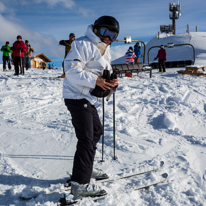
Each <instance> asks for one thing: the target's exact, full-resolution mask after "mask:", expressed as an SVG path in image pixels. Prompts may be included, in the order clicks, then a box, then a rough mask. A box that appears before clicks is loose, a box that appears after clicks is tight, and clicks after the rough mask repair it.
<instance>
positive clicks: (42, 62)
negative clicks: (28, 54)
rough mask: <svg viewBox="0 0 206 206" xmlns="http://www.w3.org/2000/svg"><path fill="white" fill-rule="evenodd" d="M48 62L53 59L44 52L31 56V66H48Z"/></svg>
mask: <svg viewBox="0 0 206 206" xmlns="http://www.w3.org/2000/svg"><path fill="white" fill-rule="evenodd" d="M47 62H52V60H51V59H49V58H48V57H47V56H45V55H44V54H43V53H40V54H37V55H35V56H34V57H32V58H31V68H41V69H43V67H45V68H47Z"/></svg>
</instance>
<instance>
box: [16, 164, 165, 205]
mask: <svg viewBox="0 0 206 206" xmlns="http://www.w3.org/2000/svg"><path fill="white" fill-rule="evenodd" d="M163 166H164V162H163V161H161V162H160V164H159V166H157V167H156V168H154V169H151V170H147V171H144V172H139V173H135V174H130V175H126V176H123V177H117V178H111V179H105V180H99V181H98V182H99V183H109V182H115V181H117V180H122V179H128V178H132V177H135V176H139V175H144V174H147V173H151V172H155V171H157V170H159V169H161V168H162V167H163ZM161 177H162V178H161V180H159V181H157V182H154V183H151V184H149V185H145V186H142V187H134V188H131V189H130V191H136V190H143V189H147V188H149V187H151V186H156V185H158V184H161V183H163V182H165V181H166V180H167V178H168V174H167V173H164V174H162V175H161ZM70 189H71V187H70V186H69V187H64V188H61V189H57V190H55V191H51V192H48V193H46V195H51V194H53V193H55V192H59V193H61V192H62V193H63V194H64V195H65V197H64V198H61V203H59V206H65V205H72V204H75V203H77V202H79V201H81V199H79V200H73V201H70V202H68V201H66V197H67V196H68V195H69V194H68V192H70ZM118 192H125V190H122V191H118ZM41 194H42V193H41ZM36 197H38V194H34V195H33V196H32V195H31V196H20V198H21V199H22V200H30V199H32V198H36ZM105 197H106V194H104V196H99V197H92V200H93V201H97V200H98V199H102V198H105ZM85 198H88V197H85Z"/></svg>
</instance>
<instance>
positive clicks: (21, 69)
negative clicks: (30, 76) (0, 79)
mask: <svg viewBox="0 0 206 206" xmlns="http://www.w3.org/2000/svg"><path fill="white" fill-rule="evenodd" d="M20 71H21V74H24V73H23V68H22V58H21V50H20Z"/></svg>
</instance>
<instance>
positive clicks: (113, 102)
mask: <svg viewBox="0 0 206 206" xmlns="http://www.w3.org/2000/svg"><path fill="white" fill-rule="evenodd" d="M113 146H114V160H116V157H115V92H114V93H113Z"/></svg>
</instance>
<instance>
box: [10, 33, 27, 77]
mask: <svg viewBox="0 0 206 206" xmlns="http://www.w3.org/2000/svg"><path fill="white" fill-rule="evenodd" d="M12 51H13V58H14V68H15V74H14V75H19V65H20V69H21V74H24V66H23V64H22V63H23V57H24V52H26V51H27V47H26V44H25V43H24V42H23V41H22V37H21V36H20V35H18V36H17V41H15V42H14V43H13V47H12Z"/></svg>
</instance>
